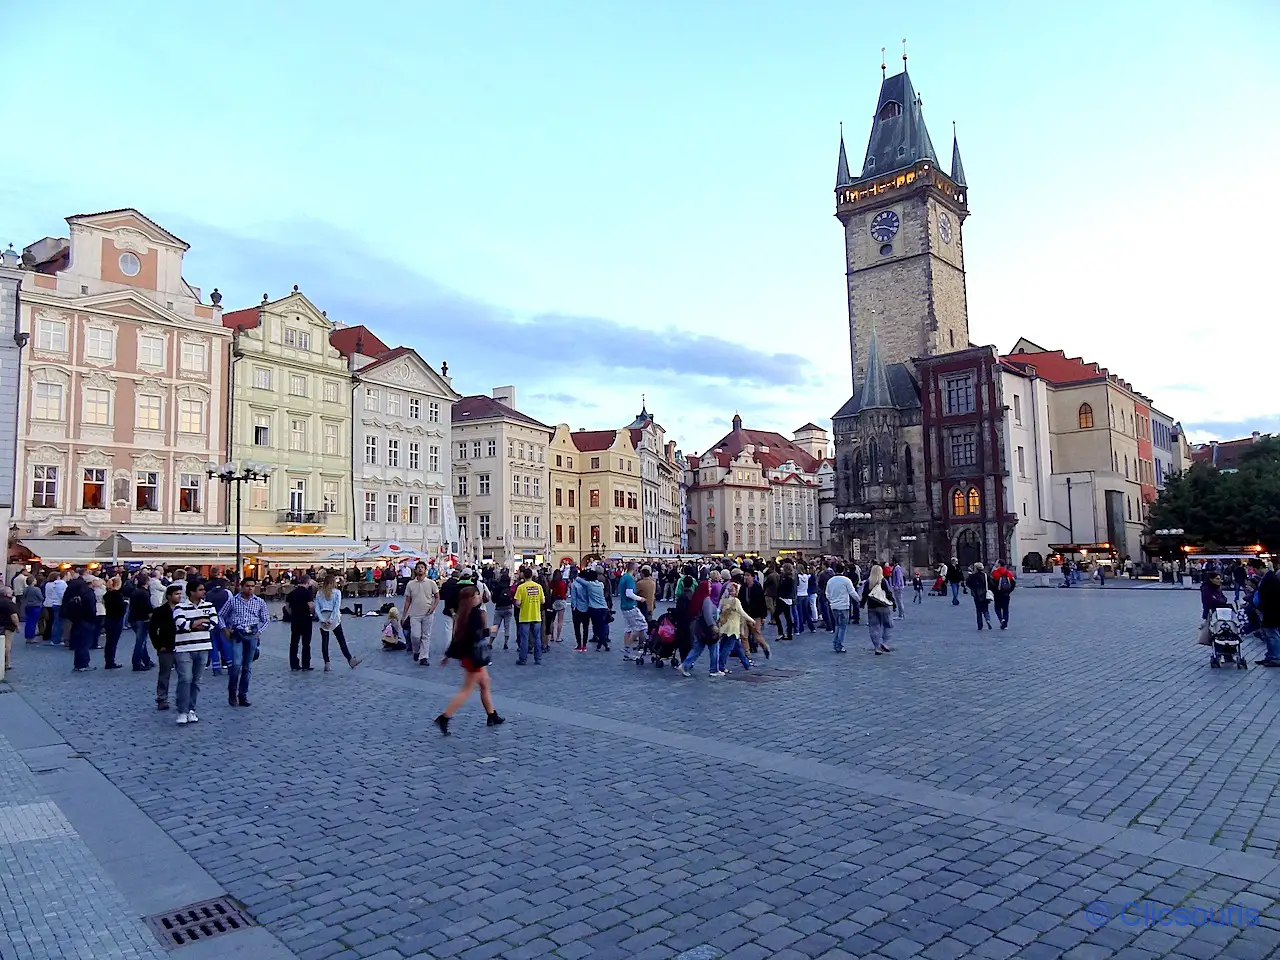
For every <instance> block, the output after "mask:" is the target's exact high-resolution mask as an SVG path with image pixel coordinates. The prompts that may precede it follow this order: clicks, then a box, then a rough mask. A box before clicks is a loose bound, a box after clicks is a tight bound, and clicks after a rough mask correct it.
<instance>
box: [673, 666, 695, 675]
mask: <svg viewBox="0 0 1280 960" xmlns="http://www.w3.org/2000/svg"><path fill="white" fill-rule="evenodd" d="M676 670H677V672H679V674H680V676H682V677H691V676H693V674H691V673H690V672H689V671H688V670H686V669H685V668H684V664H679V665H677V666H676Z"/></svg>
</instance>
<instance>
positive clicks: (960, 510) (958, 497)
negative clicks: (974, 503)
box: [951, 490, 965, 517]
mask: <svg viewBox="0 0 1280 960" xmlns="http://www.w3.org/2000/svg"><path fill="white" fill-rule="evenodd" d="M964 506H965V500H964V493H963V492H962V491H960V490H953V491H952V493H951V512H952V514H954V515H955V516H957V517H963V516H964Z"/></svg>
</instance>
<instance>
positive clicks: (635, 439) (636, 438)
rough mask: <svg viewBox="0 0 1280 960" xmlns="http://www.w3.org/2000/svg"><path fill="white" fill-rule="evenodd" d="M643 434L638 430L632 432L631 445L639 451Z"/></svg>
mask: <svg viewBox="0 0 1280 960" xmlns="http://www.w3.org/2000/svg"><path fill="white" fill-rule="evenodd" d="M642 434H643V431H641V430H637V429H632V430H631V445H632V446H633V447H635V448H636V449H637V450H639V449H640V437H641V436H642Z"/></svg>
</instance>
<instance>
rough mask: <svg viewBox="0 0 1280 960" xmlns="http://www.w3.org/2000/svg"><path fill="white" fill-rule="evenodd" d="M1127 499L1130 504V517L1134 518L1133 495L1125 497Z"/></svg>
mask: <svg viewBox="0 0 1280 960" xmlns="http://www.w3.org/2000/svg"><path fill="white" fill-rule="evenodd" d="M1125 500H1126V501H1127V502H1128V504H1129V519H1130V520H1132V519H1133V497H1125Z"/></svg>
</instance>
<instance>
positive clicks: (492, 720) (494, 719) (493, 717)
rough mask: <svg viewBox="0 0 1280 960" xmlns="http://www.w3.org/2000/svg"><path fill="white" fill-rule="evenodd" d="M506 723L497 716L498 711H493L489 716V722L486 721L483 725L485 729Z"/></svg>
mask: <svg viewBox="0 0 1280 960" xmlns="http://www.w3.org/2000/svg"><path fill="white" fill-rule="evenodd" d="M506 722H507V721H506V720H505V719H503V718H502V717H500V716H498V711H497V710H495V711H493V713H491V714H489V720H488V722H487V723H486V724H485V726H487V727H496V726H499V725H501V724H504V723H506Z"/></svg>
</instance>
